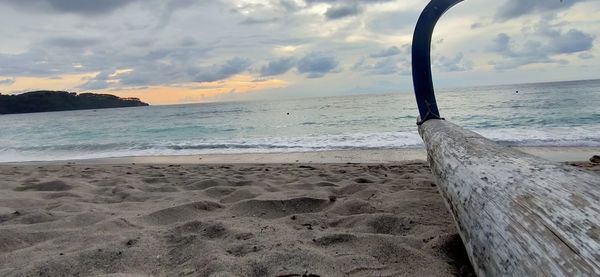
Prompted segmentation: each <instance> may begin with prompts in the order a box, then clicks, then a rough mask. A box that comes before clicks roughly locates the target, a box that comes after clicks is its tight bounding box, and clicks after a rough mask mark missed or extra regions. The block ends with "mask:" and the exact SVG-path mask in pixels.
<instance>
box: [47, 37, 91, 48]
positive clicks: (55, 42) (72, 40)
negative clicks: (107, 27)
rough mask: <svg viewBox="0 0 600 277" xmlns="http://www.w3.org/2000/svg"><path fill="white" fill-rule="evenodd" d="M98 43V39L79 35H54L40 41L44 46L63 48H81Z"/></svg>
mask: <svg viewBox="0 0 600 277" xmlns="http://www.w3.org/2000/svg"><path fill="white" fill-rule="evenodd" d="M98 43H100V39H97V38H81V37H55V38H51V39H47V40H45V41H44V42H42V44H43V45H45V46H50V47H65V48H83V47H88V46H93V45H96V44H98Z"/></svg>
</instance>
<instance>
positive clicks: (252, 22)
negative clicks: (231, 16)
mask: <svg viewBox="0 0 600 277" xmlns="http://www.w3.org/2000/svg"><path fill="white" fill-rule="evenodd" d="M277 21H279V18H277V17H273V18H254V17H248V18H245V19H244V20H242V21H240V24H242V25H256V24H270V23H275V22H277Z"/></svg>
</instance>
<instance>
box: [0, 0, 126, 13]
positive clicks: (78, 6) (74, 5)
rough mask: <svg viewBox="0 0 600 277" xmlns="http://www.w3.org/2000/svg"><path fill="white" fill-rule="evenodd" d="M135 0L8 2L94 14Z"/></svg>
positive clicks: (23, 0) (17, 4)
mask: <svg viewBox="0 0 600 277" xmlns="http://www.w3.org/2000/svg"><path fill="white" fill-rule="evenodd" d="M134 1H136V0H19V1H6V3H7V4H10V5H13V6H15V7H17V8H22V9H25V10H32V11H39V12H43V11H47V10H51V11H55V12H61V13H74V14H81V15H92V16H93V15H101V14H107V13H110V12H112V11H114V10H116V9H118V8H121V7H124V6H126V5H128V4H130V3H132V2H134Z"/></svg>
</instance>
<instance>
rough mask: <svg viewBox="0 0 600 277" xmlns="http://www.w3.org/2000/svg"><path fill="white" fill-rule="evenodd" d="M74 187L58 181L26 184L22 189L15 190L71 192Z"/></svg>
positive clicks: (16, 189)
mask: <svg viewBox="0 0 600 277" xmlns="http://www.w3.org/2000/svg"><path fill="white" fill-rule="evenodd" d="M72 188H73V186H71V185H68V184H67V183H65V182H63V181H60V180H56V181H50V182H43V183H38V184H25V185H22V186H20V187H17V188H15V189H14V190H15V191H28V190H32V191H67V190H71V189H72Z"/></svg>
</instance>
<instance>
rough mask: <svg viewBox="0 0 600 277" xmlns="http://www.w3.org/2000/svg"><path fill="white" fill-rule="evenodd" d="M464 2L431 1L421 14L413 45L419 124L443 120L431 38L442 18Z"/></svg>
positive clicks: (414, 79)
mask: <svg viewBox="0 0 600 277" xmlns="http://www.w3.org/2000/svg"><path fill="white" fill-rule="evenodd" d="M462 1H463V0H431V2H429V4H428V5H427V7H425V10H423V12H422V13H421V16H420V17H419V21H418V22H417V27H416V28H415V33H414V36H413V43H412V73H413V85H414V88H415V96H416V98H417V105H418V106H419V115H420V117H419V122H418V123H417V124H422V123H423V122H425V121H427V120H430V119H442V118H441V116H440V111H439V110H438V106H437V102H436V100H435V92H434V89H433V79H432V77H431V36H432V35H433V29H434V28H435V24H436V23H437V22H438V20H439V19H440V17H442V15H443V14H444V13H445V12H446V11H447V10H449V9H450V8H452V7H453V6H454V5H456V4H458V3H460V2H462Z"/></svg>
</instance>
